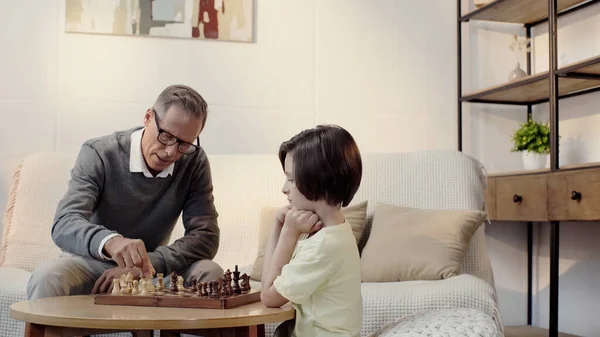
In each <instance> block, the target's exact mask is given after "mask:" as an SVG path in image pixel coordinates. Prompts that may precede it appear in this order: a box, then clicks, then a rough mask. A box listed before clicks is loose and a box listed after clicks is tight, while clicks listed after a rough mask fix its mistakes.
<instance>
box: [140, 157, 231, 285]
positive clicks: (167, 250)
mask: <svg viewBox="0 0 600 337" xmlns="http://www.w3.org/2000/svg"><path fill="white" fill-rule="evenodd" d="M200 156H201V158H200V162H199V165H198V167H197V168H196V170H195V171H194V175H193V178H192V180H191V186H190V188H189V191H188V193H187V196H186V200H185V203H184V206H183V226H184V228H185V234H184V236H183V237H181V238H180V239H178V240H176V241H175V242H173V244H171V245H169V246H160V247H158V248H157V249H156V250H155V251H154V252H150V253H148V254H149V257H150V261H151V262H152V266H153V267H154V269H155V270H156V272H157V273H164V274H165V275H166V274H170V273H171V272H173V271H175V272H177V273H181V272H183V270H185V269H186V268H188V267H189V266H190V265H191V264H192V263H194V262H196V261H198V260H204V259H210V260H212V259H213V258H214V257H215V255H216V254H217V249H218V248H219V236H220V230H219V227H218V224H217V217H218V214H217V211H216V208H215V205H214V197H213V185H212V176H211V170H210V163H209V161H208V158H207V157H206V154H205V153H204V151H202V152H201V153H200Z"/></svg>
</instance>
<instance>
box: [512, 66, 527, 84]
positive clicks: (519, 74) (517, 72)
mask: <svg viewBox="0 0 600 337" xmlns="http://www.w3.org/2000/svg"><path fill="white" fill-rule="evenodd" d="M525 76H527V73H526V72H525V71H524V70H523V69H521V64H519V62H517V64H516V65H515V69H513V70H512V71H511V72H510V73H508V81H509V82H512V81H514V80H518V79H519V78H523V77H525Z"/></svg>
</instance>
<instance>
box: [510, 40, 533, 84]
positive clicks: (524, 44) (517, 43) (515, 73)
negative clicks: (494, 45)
mask: <svg viewBox="0 0 600 337" xmlns="http://www.w3.org/2000/svg"><path fill="white" fill-rule="evenodd" d="M530 43H531V39H528V38H520V37H518V36H517V34H514V35H513V40H512V42H511V43H510V45H509V48H510V50H512V51H514V52H515V60H516V65H515V69H513V70H512V71H511V72H510V73H508V80H509V81H514V80H518V79H519V78H523V77H525V76H527V73H526V72H525V71H524V70H523V69H521V64H520V63H519V61H518V60H519V56H520V55H519V54H520V51H523V50H524V51H525V52H529V51H531V47H530Z"/></svg>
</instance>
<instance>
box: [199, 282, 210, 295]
mask: <svg viewBox="0 0 600 337" xmlns="http://www.w3.org/2000/svg"><path fill="white" fill-rule="evenodd" d="M207 287H208V283H206V282H202V289H201V291H200V295H202V296H208V291H206V288H207Z"/></svg>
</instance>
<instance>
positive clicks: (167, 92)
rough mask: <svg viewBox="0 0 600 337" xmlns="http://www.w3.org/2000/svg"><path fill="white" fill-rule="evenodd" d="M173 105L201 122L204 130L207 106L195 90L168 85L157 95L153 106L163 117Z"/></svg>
mask: <svg viewBox="0 0 600 337" xmlns="http://www.w3.org/2000/svg"><path fill="white" fill-rule="evenodd" d="M173 104H177V105H179V106H180V107H182V108H183V109H185V110H187V111H188V112H189V113H191V114H192V115H193V116H194V117H196V118H199V119H200V120H202V129H204V125H205V124H206V116H207V114H208V105H207V104H206V101H205V100H204V98H202V96H200V94H199V93H198V92H197V91H196V90H194V89H192V88H190V87H188V86H186V85H183V84H176V85H170V86H168V87H166V88H165V89H164V90H163V91H162V92H161V93H160V95H158V98H157V99H156V102H155V103H154V106H155V108H157V109H158V113H159V114H160V115H161V116H162V117H164V115H165V114H166V113H167V111H168V110H169V108H170V107H171V105H173Z"/></svg>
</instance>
